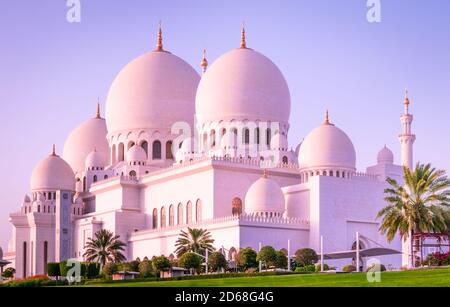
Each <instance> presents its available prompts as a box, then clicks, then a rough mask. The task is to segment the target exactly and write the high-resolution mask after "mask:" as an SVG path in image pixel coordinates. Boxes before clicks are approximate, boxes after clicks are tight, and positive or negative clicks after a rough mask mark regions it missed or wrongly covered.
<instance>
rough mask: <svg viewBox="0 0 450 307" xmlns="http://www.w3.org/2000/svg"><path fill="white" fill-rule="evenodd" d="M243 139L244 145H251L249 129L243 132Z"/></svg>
mask: <svg viewBox="0 0 450 307" xmlns="http://www.w3.org/2000/svg"><path fill="white" fill-rule="evenodd" d="M242 139H243V141H244V145H248V144H250V130H249V129H248V128H244V130H243V131H242Z"/></svg>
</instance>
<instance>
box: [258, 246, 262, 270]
mask: <svg viewBox="0 0 450 307" xmlns="http://www.w3.org/2000/svg"><path fill="white" fill-rule="evenodd" d="M261 248H262V243H261V242H259V250H258V252H260V251H261ZM261 270H262V261H261V260H260V261H259V271H260V272H261Z"/></svg>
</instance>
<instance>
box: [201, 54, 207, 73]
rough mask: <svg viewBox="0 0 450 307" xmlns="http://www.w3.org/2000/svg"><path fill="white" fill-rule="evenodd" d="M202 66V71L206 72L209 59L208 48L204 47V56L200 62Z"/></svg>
mask: <svg viewBox="0 0 450 307" xmlns="http://www.w3.org/2000/svg"><path fill="white" fill-rule="evenodd" d="M200 66H201V67H202V72H203V73H205V72H206V69H207V68H208V60H207V59H206V49H203V58H202V61H201V63H200Z"/></svg>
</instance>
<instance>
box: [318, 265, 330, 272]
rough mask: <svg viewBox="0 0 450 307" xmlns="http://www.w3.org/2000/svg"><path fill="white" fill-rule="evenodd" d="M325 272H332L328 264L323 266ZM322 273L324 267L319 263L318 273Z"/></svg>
mask: <svg viewBox="0 0 450 307" xmlns="http://www.w3.org/2000/svg"><path fill="white" fill-rule="evenodd" d="M323 270H324V271H328V270H330V267H329V266H328V264H326V263H324V264H323ZM321 271H322V266H321V265H320V263H319V264H318V265H316V272H321Z"/></svg>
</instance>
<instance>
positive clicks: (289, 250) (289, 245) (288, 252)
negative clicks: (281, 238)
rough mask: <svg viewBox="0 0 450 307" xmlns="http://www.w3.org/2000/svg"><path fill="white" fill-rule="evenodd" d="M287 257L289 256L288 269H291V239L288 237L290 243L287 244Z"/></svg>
mask: <svg viewBox="0 0 450 307" xmlns="http://www.w3.org/2000/svg"><path fill="white" fill-rule="evenodd" d="M287 246H288V247H287V256H288V257H287V258H288V271H289V272H290V271H291V240H289V239H288V245H287Z"/></svg>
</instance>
